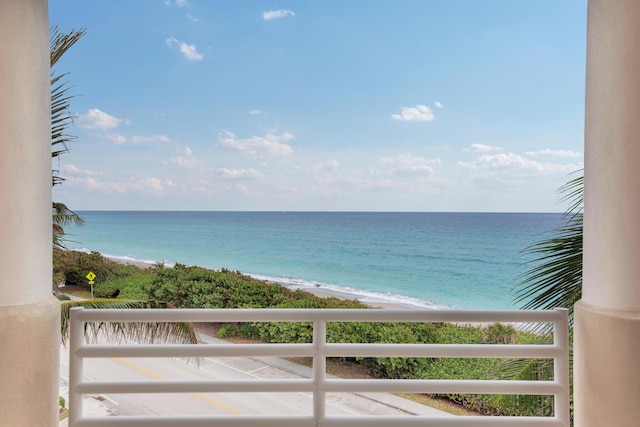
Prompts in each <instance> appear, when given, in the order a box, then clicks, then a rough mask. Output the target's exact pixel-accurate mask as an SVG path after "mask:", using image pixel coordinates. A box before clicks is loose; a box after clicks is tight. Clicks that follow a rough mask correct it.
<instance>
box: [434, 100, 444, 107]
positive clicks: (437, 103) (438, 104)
mask: <svg viewBox="0 0 640 427" xmlns="http://www.w3.org/2000/svg"><path fill="white" fill-rule="evenodd" d="M433 105H435V106H436V108H444V105H442V103H441V102H439V101H435V102H434V103H433Z"/></svg>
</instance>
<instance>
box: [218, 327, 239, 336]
mask: <svg viewBox="0 0 640 427" xmlns="http://www.w3.org/2000/svg"><path fill="white" fill-rule="evenodd" d="M236 335H238V326H237V325H233V324H226V325H222V327H221V328H220V329H219V330H218V338H224V337H234V336H236Z"/></svg>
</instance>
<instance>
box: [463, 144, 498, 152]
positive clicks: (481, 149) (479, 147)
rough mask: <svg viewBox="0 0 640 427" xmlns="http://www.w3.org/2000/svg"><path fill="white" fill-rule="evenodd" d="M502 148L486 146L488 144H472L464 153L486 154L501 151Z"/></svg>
mask: <svg viewBox="0 0 640 427" xmlns="http://www.w3.org/2000/svg"><path fill="white" fill-rule="evenodd" d="M501 150H502V147H497V146H494V145H486V144H471V145H470V146H469V147H468V148H464V151H475V152H482V153H486V152H489V151H501Z"/></svg>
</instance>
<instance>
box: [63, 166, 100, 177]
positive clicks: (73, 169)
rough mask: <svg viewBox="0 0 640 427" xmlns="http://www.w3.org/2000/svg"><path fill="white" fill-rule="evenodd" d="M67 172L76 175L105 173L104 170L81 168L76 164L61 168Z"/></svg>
mask: <svg viewBox="0 0 640 427" xmlns="http://www.w3.org/2000/svg"><path fill="white" fill-rule="evenodd" d="M61 169H62V170H63V171H64V172H65V173H70V174H75V175H85V176H100V175H103V173H102V172H97V171H93V170H90V169H80V168H78V167H76V166H75V165H64V166H62V168H61Z"/></svg>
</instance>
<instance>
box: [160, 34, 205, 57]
mask: <svg viewBox="0 0 640 427" xmlns="http://www.w3.org/2000/svg"><path fill="white" fill-rule="evenodd" d="M166 42H167V46H169V47H171V48H176V47H177V48H179V50H180V53H182V55H184V57H185V58H187V59H188V60H189V61H202V59H203V58H204V56H203V55H202V54H201V53H199V52H198V50H197V48H196V45H195V44H186V43H185V42H182V41H180V40H178V39H176V38H175V37H169V38H168V39H167V40H166Z"/></svg>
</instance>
